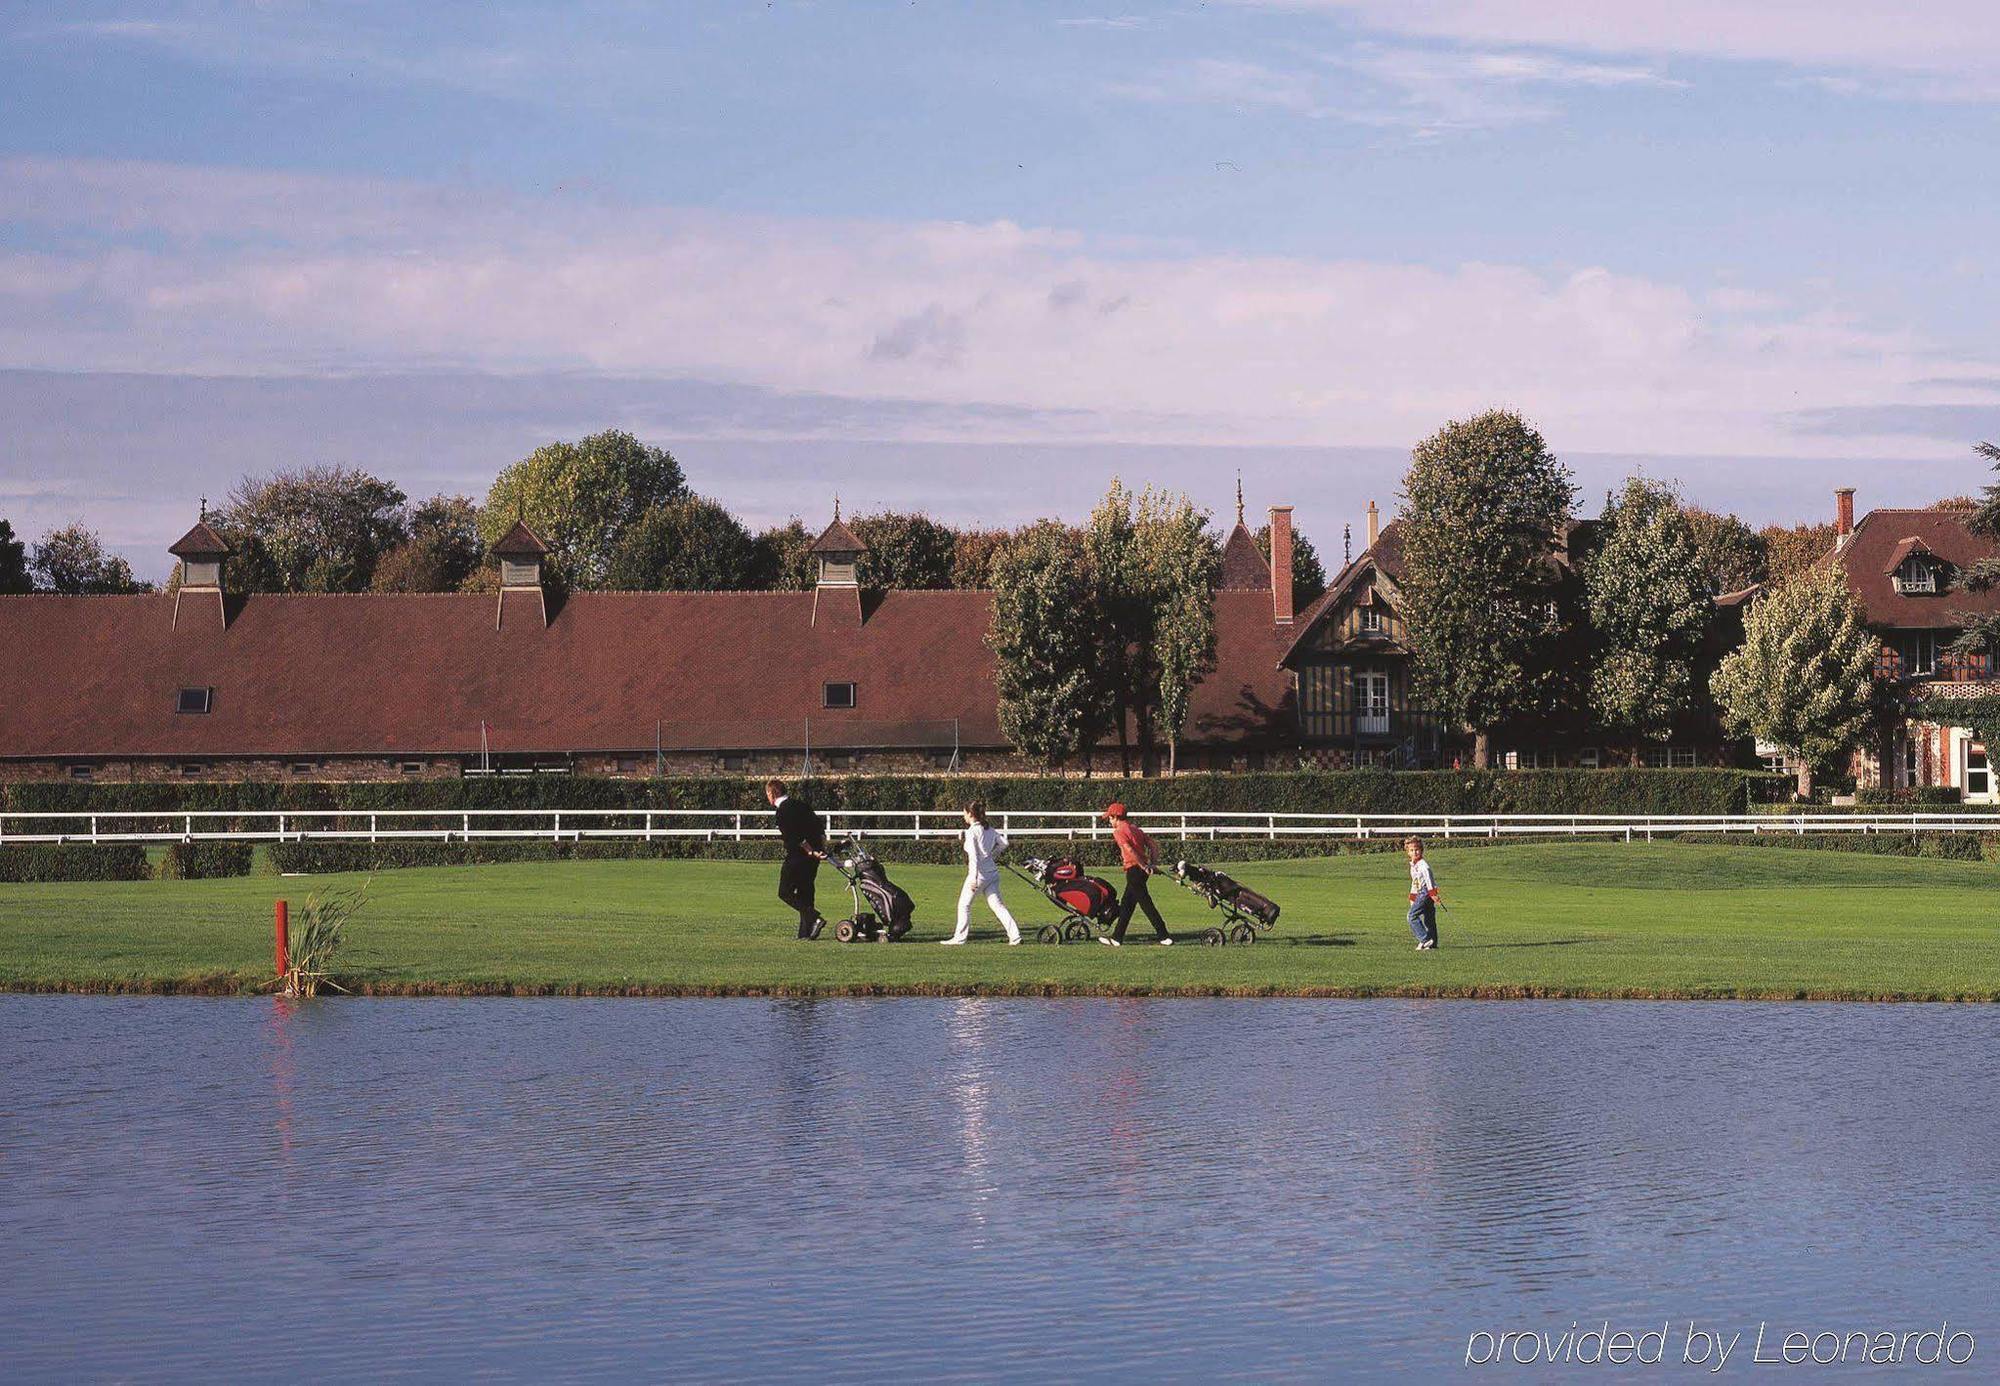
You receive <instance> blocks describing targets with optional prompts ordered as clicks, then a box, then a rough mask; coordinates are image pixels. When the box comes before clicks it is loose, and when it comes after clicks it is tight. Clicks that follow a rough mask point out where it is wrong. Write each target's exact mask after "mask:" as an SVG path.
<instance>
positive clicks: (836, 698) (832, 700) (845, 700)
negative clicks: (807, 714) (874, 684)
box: [826, 683, 854, 708]
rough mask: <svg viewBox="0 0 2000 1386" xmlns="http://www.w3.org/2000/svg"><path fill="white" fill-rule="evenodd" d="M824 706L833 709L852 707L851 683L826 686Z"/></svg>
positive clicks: (852, 690)
mask: <svg viewBox="0 0 2000 1386" xmlns="http://www.w3.org/2000/svg"><path fill="white" fill-rule="evenodd" d="M826 705H827V706H828V707H835V708H851V707H853V706H854V685H853V684H851V683H830V684H828V685H827V686H826Z"/></svg>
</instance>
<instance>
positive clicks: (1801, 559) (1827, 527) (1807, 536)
mask: <svg viewBox="0 0 2000 1386" xmlns="http://www.w3.org/2000/svg"><path fill="white" fill-rule="evenodd" d="M1757 537H1758V538H1760V539H1762V540H1763V541H1764V554H1765V557H1764V576H1765V580H1766V581H1768V582H1783V581H1784V580H1785V579H1786V578H1790V577H1796V576H1798V574H1800V573H1803V572H1805V571H1806V570H1807V569H1809V568H1811V567H1813V566H1814V565H1815V564H1817V563H1818V562H1819V561H1820V560H1821V559H1823V558H1825V557H1826V556H1827V555H1828V554H1830V553H1832V552H1833V537H1834V526H1833V522H1832V521H1831V520H1827V521H1822V522H1821V523H1819V524H1811V525H1766V526H1764V528H1762V529H1760V530H1758V531H1757Z"/></svg>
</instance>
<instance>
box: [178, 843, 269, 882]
mask: <svg viewBox="0 0 2000 1386" xmlns="http://www.w3.org/2000/svg"><path fill="white" fill-rule="evenodd" d="M249 874H250V844H249V843H247V842H176V843H173V844H172V845H170V846H169V847H168V848H167V854H166V856H165V857H164V858H163V859H162V860H161V862H160V879H162V880H166V881H207V880H214V879H217V878H219V877H223V876H247V875H249Z"/></svg>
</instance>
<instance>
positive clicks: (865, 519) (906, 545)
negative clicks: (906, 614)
mask: <svg viewBox="0 0 2000 1386" xmlns="http://www.w3.org/2000/svg"><path fill="white" fill-rule="evenodd" d="M849 527H850V528H851V529H853V531H854V533H855V535H856V537H858V538H859V539H860V540H861V541H862V542H863V543H865V544H867V545H868V552H867V553H865V554H863V555H862V556H861V566H860V578H861V585H862V586H863V587H867V588H871V589H873V590H875V591H877V592H881V591H886V590H888V589H889V588H892V587H900V588H903V589H905V590H911V589H937V588H947V587H950V586H951V579H952V564H953V562H954V561H955V560H956V558H957V549H958V536H957V535H956V534H954V533H952V531H951V530H950V529H948V528H946V527H945V526H944V525H941V524H939V523H938V522H937V521H936V520H933V519H932V518H931V517H930V516H928V515H915V514H902V513H899V512H897V511H894V510H885V511H882V512H881V513H880V514H877V515H862V516H859V517H857V518H856V519H854V520H852V521H850V522H849Z"/></svg>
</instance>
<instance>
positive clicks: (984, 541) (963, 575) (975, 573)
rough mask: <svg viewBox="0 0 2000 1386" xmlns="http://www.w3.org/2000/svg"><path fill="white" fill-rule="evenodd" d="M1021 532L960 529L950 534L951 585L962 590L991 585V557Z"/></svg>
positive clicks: (981, 589) (974, 589)
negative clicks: (951, 535) (952, 534)
mask: <svg viewBox="0 0 2000 1386" xmlns="http://www.w3.org/2000/svg"><path fill="white" fill-rule="evenodd" d="M1023 532H1024V531H1021V530H1005V529H961V530H959V531H958V532H957V534H955V535H954V536H953V537H952V559H951V585H952V586H953V587H956V588H958V589H959V590H960V591H962V592H974V591H983V590H985V589H987V588H989V587H991V586H992V585H993V560H994V559H995V558H996V557H997V556H998V555H999V553H1000V550H1001V549H1003V548H1005V547H1006V546H1007V544H1008V543H1009V542H1011V541H1012V540H1014V539H1016V538H1018V537H1019V536H1020V535H1021V534H1022V533H1023Z"/></svg>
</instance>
